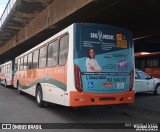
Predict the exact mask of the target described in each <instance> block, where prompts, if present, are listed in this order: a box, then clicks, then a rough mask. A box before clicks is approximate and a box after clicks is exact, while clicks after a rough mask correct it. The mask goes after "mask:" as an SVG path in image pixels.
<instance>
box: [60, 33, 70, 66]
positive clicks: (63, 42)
mask: <svg viewBox="0 0 160 132" xmlns="http://www.w3.org/2000/svg"><path fill="white" fill-rule="evenodd" d="M68 45H69V35H68V34H67V35H65V36H63V37H62V38H61V39H60V51H59V52H60V53H59V65H60V66H63V65H65V63H66V60H67V56H68Z"/></svg>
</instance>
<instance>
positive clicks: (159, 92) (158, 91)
mask: <svg viewBox="0 0 160 132" xmlns="http://www.w3.org/2000/svg"><path fill="white" fill-rule="evenodd" d="M156 91H157V93H158V94H160V85H158V87H157V89H156Z"/></svg>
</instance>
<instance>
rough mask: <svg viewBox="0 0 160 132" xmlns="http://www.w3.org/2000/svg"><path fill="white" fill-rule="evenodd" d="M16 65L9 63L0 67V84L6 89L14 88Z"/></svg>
mask: <svg viewBox="0 0 160 132" xmlns="http://www.w3.org/2000/svg"><path fill="white" fill-rule="evenodd" d="M13 78H14V63H13V61H8V62H6V63H4V64H1V65H0V83H1V84H3V85H4V86H5V87H8V86H13Z"/></svg>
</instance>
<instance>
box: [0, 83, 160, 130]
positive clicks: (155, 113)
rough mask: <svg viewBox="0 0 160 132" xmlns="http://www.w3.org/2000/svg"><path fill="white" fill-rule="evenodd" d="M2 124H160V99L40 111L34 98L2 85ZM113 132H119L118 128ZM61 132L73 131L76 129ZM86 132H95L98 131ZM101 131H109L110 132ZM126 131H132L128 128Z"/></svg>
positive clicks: (141, 97) (142, 96)
mask: <svg viewBox="0 0 160 132" xmlns="http://www.w3.org/2000/svg"><path fill="white" fill-rule="evenodd" d="M0 123H160V96H154V95H153V94H152V93H141V94H136V100H135V103H134V104H132V105H108V106H89V107H81V108H78V109H73V108H70V107H64V106H59V105H53V104H52V105H50V106H46V107H44V108H39V107H38V106H37V104H36V101H35V98H34V97H32V96H30V95H27V94H23V95H19V94H18V92H17V90H16V89H14V88H5V87H3V86H0ZM62 125H63V124H62ZM109 130H110V131H114V132H116V131H119V130H118V129H115V130H114V129H109ZM159 130H160V128H159ZM1 131H2V130H0V132H1ZM39 131H40V130H39ZM51 131H53V130H51ZM54 131H58V129H55V130H54ZM61 131H62V132H63V131H69V132H70V131H75V129H71V130H68V129H63V130H61ZM76 131H84V129H83V130H82V129H76ZM86 131H87V132H88V131H93V132H95V131H97V129H88V130H86ZM100 131H106V129H101V130H100ZM122 131H123V132H125V131H126V132H128V130H127V129H125V130H122ZM130 131H135V130H134V129H132V130H130Z"/></svg>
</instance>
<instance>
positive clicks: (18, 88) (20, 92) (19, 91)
mask: <svg viewBox="0 0 160 132" xmlns="http://www.w3.org/2000/svg"><path fill="white" fill-rule="evenodd" d="M17 90H18V93H19V94H20V95H21V94H22V91H21V90H20V87H19V82H17Z"/></svg>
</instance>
